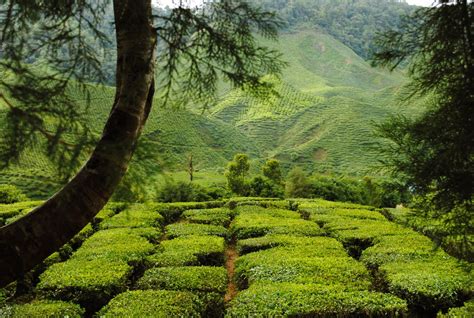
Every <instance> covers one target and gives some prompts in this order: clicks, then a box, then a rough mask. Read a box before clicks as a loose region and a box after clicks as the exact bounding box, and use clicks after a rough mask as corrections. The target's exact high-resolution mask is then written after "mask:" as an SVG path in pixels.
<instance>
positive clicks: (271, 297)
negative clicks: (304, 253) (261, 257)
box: [226, 283, 407, 317]
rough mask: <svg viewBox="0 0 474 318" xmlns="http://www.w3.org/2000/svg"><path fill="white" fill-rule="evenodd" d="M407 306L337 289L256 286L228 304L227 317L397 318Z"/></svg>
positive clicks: (388, 298) (392, 298) (378, 295)
mask: <svg viewBox="0 0 474 318" xmlns="http://www.w3.org/2000/svg"><path fill="white" fill-rule="evenodd" d="M406 313H407V306H406V303H405V302H404V301H403V300H401V299H399V298H397V297H395V296H393V295H389V294H383V293H376V292H369V291H344V290H342V289H341V288H340V286H334V287H328V286H321V285H313V284H304V285H303V284H294V283H270V284H265V285H264V284H255V285H252V286H251V287H250V288H249V289H247V290H244V291H242V292H240V293H239V294H238V295H237V297H236V298H235V299H234V300H232V301H231V303H230V307H229V309H228V311H227V314H226V317H248V316H252V317H400V316H404V315H406Z"/></svg>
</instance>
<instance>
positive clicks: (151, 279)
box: [138, 266, 227, 293]
mask: <svg viewBox="0 0 474 318" xmlns="http://www.w3.org/2000/svg"><path fill="white" fill-rule="evenodd" d="M138 288H140V289H167V290H189V291H201V292H217V293H225V291H226V289H227V271H226V270H225V268H223V267H213V266H186V267H156V268H152V269H149V270H147V271H146V272H145V274H144V275H143V277H142V278H140V280H139V281H138Z"/></svg>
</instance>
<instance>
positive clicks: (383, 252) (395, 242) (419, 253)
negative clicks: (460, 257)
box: [360, 234, 446, 269]
mask: <svg viewBox="0 0 474 318" xmlns="http://www.w3.org/2000/svg"><path fill="white" fill-rule="evenodd" d="M374 243H375V245H374V246H371V247H369V248H367V249H366V250H365V251H364V252H363V253H362V256H361V259H360V260H361V261H362V262H364V263H365V264H366V265H367V266H368V267H369V268H372V269H377V268H378V267H379V266H380V265H383V264H386V263H390V262H395V261H400V262H403V261H413V260H423V259H427V258H430V257H432V256H436V255H446V254H445V253H444V252H443V251H442V250H441V249H439V248H437V247H436V246H435V244H434V243H433V242H432V241H431V240H430V239H429V238H427V237H426V236H422V235H419V234H412V235H392V236H383V237H379V238H378V239H376V240H375V241H374Z"/></svg>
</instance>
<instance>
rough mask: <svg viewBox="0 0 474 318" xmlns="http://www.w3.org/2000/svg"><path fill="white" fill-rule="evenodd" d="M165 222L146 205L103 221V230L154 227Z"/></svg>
mask: <svg viewBox="0 0 474 318" xmlns="http://www.w3.org/2000/svg"><path fill="white" fill-rule="evenodd" d="M163 222H164V218H163V217H162V216H161V215H160V214H159V213H157V212H155V211H153V210H152V209H150V208H148V207H147V206H146V205H138V204H137V205H134V206H132V207H130V208H128V209H126V210H125V211H122V212H120V213H119V214H117V215H114V216H113V217H111V218H109V219H107V220H105V221H103V222H102V223H101V224H100V228H101V229H110V228H121V227H127V228H133V227H153V226H159V225H160V224H162V223H163Z"/></svg>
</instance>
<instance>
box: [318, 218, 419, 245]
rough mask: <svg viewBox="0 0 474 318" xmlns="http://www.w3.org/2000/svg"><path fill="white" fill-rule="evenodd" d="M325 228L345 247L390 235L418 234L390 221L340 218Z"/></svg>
mask: <svg viewBox="0 0 474 318" xmlns="http://www.w3.org/2000/svg"><path fill="white" fill-rule="evenodd" d="M323 228H324V229H325V230H327V231H328V232H329V233H331V234H332V235H333V236H334V237H336V238H337V239H338V240H340V241H341V242H342V243H343V244H345V245H346V244H352V242H359V241H370V242H373V241H374V240H376V239H377V238H380V237H383V236H389V235H398V236H409V235H413V234H416V232H415V231H413V230H411V229H407V228H404V227H402V226H400V225H398V224H395V223H392V222H389V221H383V220H380V221H375V220H361V219H354V218H340V219H337V220H334V221H331V222H330V223H328V224H325V225H324V227H323ZM355 244H356V243H355Z"/></svg>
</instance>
